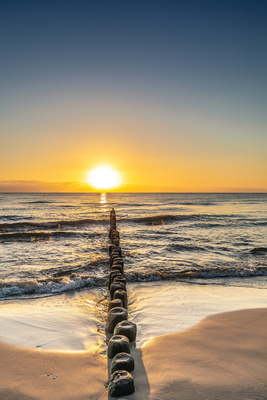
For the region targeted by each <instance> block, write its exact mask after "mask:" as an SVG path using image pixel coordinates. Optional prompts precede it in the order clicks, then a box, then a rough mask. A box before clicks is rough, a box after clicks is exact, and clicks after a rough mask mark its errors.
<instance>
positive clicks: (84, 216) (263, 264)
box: [0, 193, 267, 301]
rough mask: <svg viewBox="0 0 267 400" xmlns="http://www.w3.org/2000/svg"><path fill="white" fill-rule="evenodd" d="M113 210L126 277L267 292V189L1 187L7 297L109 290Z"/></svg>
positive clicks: (0, 241) (1, 280) (0, 238)
mask: <svg viewBox="0 0 267 400" xmlns="http://www.w3.org/2000/svg"><path fill="white" fill-rule="evenodd" d="M112 208H114V209H115V211H116V217H117V229H118V230H119V232H120V244H121V248H122V252H123V259H124V268H125V275H126V278H127V281H128V282H149V281H159V280H162V281H163V280H168V281H181V282H187V283H189V284H190V283H193V284H197V285H206V284H208V285H224V286H239V287H251V288H258V289H266V288H267V193H249V194H246V193H201V194H200V193H1V194H0V210H1V211H0V300H1V301H5V300H11V299H14V300H16V299H23V298H34V297H40V296H41V297H42V296H43V297H47V296H55V295H58V294H60V293H63V292H70V291H79V290H81V289H86V288H88V289H89V288H96V287H99V288H106V285H107V276H108V272H109V256H108V246H109V245H110V241H109V238H108V232H109V216H110V210H111V209H112Z"/></svg>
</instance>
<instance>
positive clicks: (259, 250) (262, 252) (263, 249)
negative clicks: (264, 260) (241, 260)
mask: <svg viewBox="0 0 267 400" xmlns="http://www.w3.org/2000/svg"><path fill="white" fill-rule="evenodd" d="M250 253H251V254H254V255H265V254H266V253H267V247H255V248H254V249H252V250H250Z"/></svg>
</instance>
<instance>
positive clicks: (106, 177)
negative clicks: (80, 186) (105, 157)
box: [88, 166, 120, 189]
mask: <svg viewBox="0 0 267 400" xmlns="http://www.w3.org/2000/svg"><path fill="white" fill-rule="evenodd" d="M88 183H90V185H92V186H93V187H94V188H95V189H113V188H116V187H118V186H119V184H120V175H119V173H118V172H117V171H115V170H114V169H113V168H111V167H109V166H101V167H97V168H95V169H93V170H92V171H89V172H88Z"/></svg>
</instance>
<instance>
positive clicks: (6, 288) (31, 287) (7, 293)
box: [0, 276, 96, 299]
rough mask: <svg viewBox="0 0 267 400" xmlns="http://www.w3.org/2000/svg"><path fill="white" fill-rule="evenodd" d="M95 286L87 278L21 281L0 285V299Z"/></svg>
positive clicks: (48, 293)
mask: <svg viewBox="0 0 267 400" xmlns="http://www.w3.org/2000/svg"><path fill="white" fill-rule="evenodd" d="M92 286H96V282H95V281H94V279H92V278H90V277H89V276H83V277H63V278H54V279H49V280H46V281H45V280H43V281H38V280H21V281H9V282H2V283H0V298H2V299H3V298H9V297H14V296H23V295H40V294H42V295H45V294H46V295H51V294H54V295H55V294H60V293H63V292H67V291H73V290H77V289H80V288H85V287H92Z"/></svg>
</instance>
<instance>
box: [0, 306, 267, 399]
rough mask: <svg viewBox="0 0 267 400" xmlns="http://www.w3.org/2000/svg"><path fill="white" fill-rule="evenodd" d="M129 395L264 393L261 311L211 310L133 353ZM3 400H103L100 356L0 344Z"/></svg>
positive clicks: (265, 312) (265, 314) (266, 349)
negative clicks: (212, 312) (132, 383)
mask: <svg viewBox="0 0 267 400" xmlns="http://www.w3.org/2000/svg"><path fill="white" fill-rule="evenodd" d="M132 353H133V355H134V357H135V361H136V368H135V371H134V372H133V376H134V380H135V385H136V392H135V394H133V395H132V396H129V397H127V398H129V400H130V399H132V400H137V399H138V400H145V399H151V400H165V399H166V400H167V399H168V400H170V399H171V400H174V399H186V400H189V399H190V400H198V399H208V400H223V399H238V400H241V399H243V400H245V399H246V400H252V399H253V400H263V399H266V398H267V309H266V308H260V309H251V310H240V311H235V312H228V313H222V314H216V315H213V316H210V317H207V318H205V319H204V320H203V321H201V322H200V323H198V324H196V325H194V326H193V327H191V328H189V329H187V330H185V331H183V332H179V333H171V334H167V335H163V336H159V337H156V338H154V339H152V340H150V341H148V342H147V343H146V344H145V345H144V346H143V347H141V348H136V349H134V350H133V352H132ZM0 354H1V363H0V376H1V380H0V399H1V400H15V399H16V400H37V399H38V400H47V399H49V400H61V399H62V400H63V399H64V400H70V399H73V400H85V399H86V400H88V399H99V400H102V399H107V398H108V395H107V388H106V386H105V385H106V384H107V380H108V369H107V360H106V357H103V355H100V354H99V353H97V352H96V351H95V350H94V351H90V350H89V351H88V350H87V351H81V352H55V351H53V352H52V351H44V350H42V349H35V350H32V349H29V348H23V347H19V346H14V345H10V344H6V343H3V342H2V343H1V344H0Z"/></svg>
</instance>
